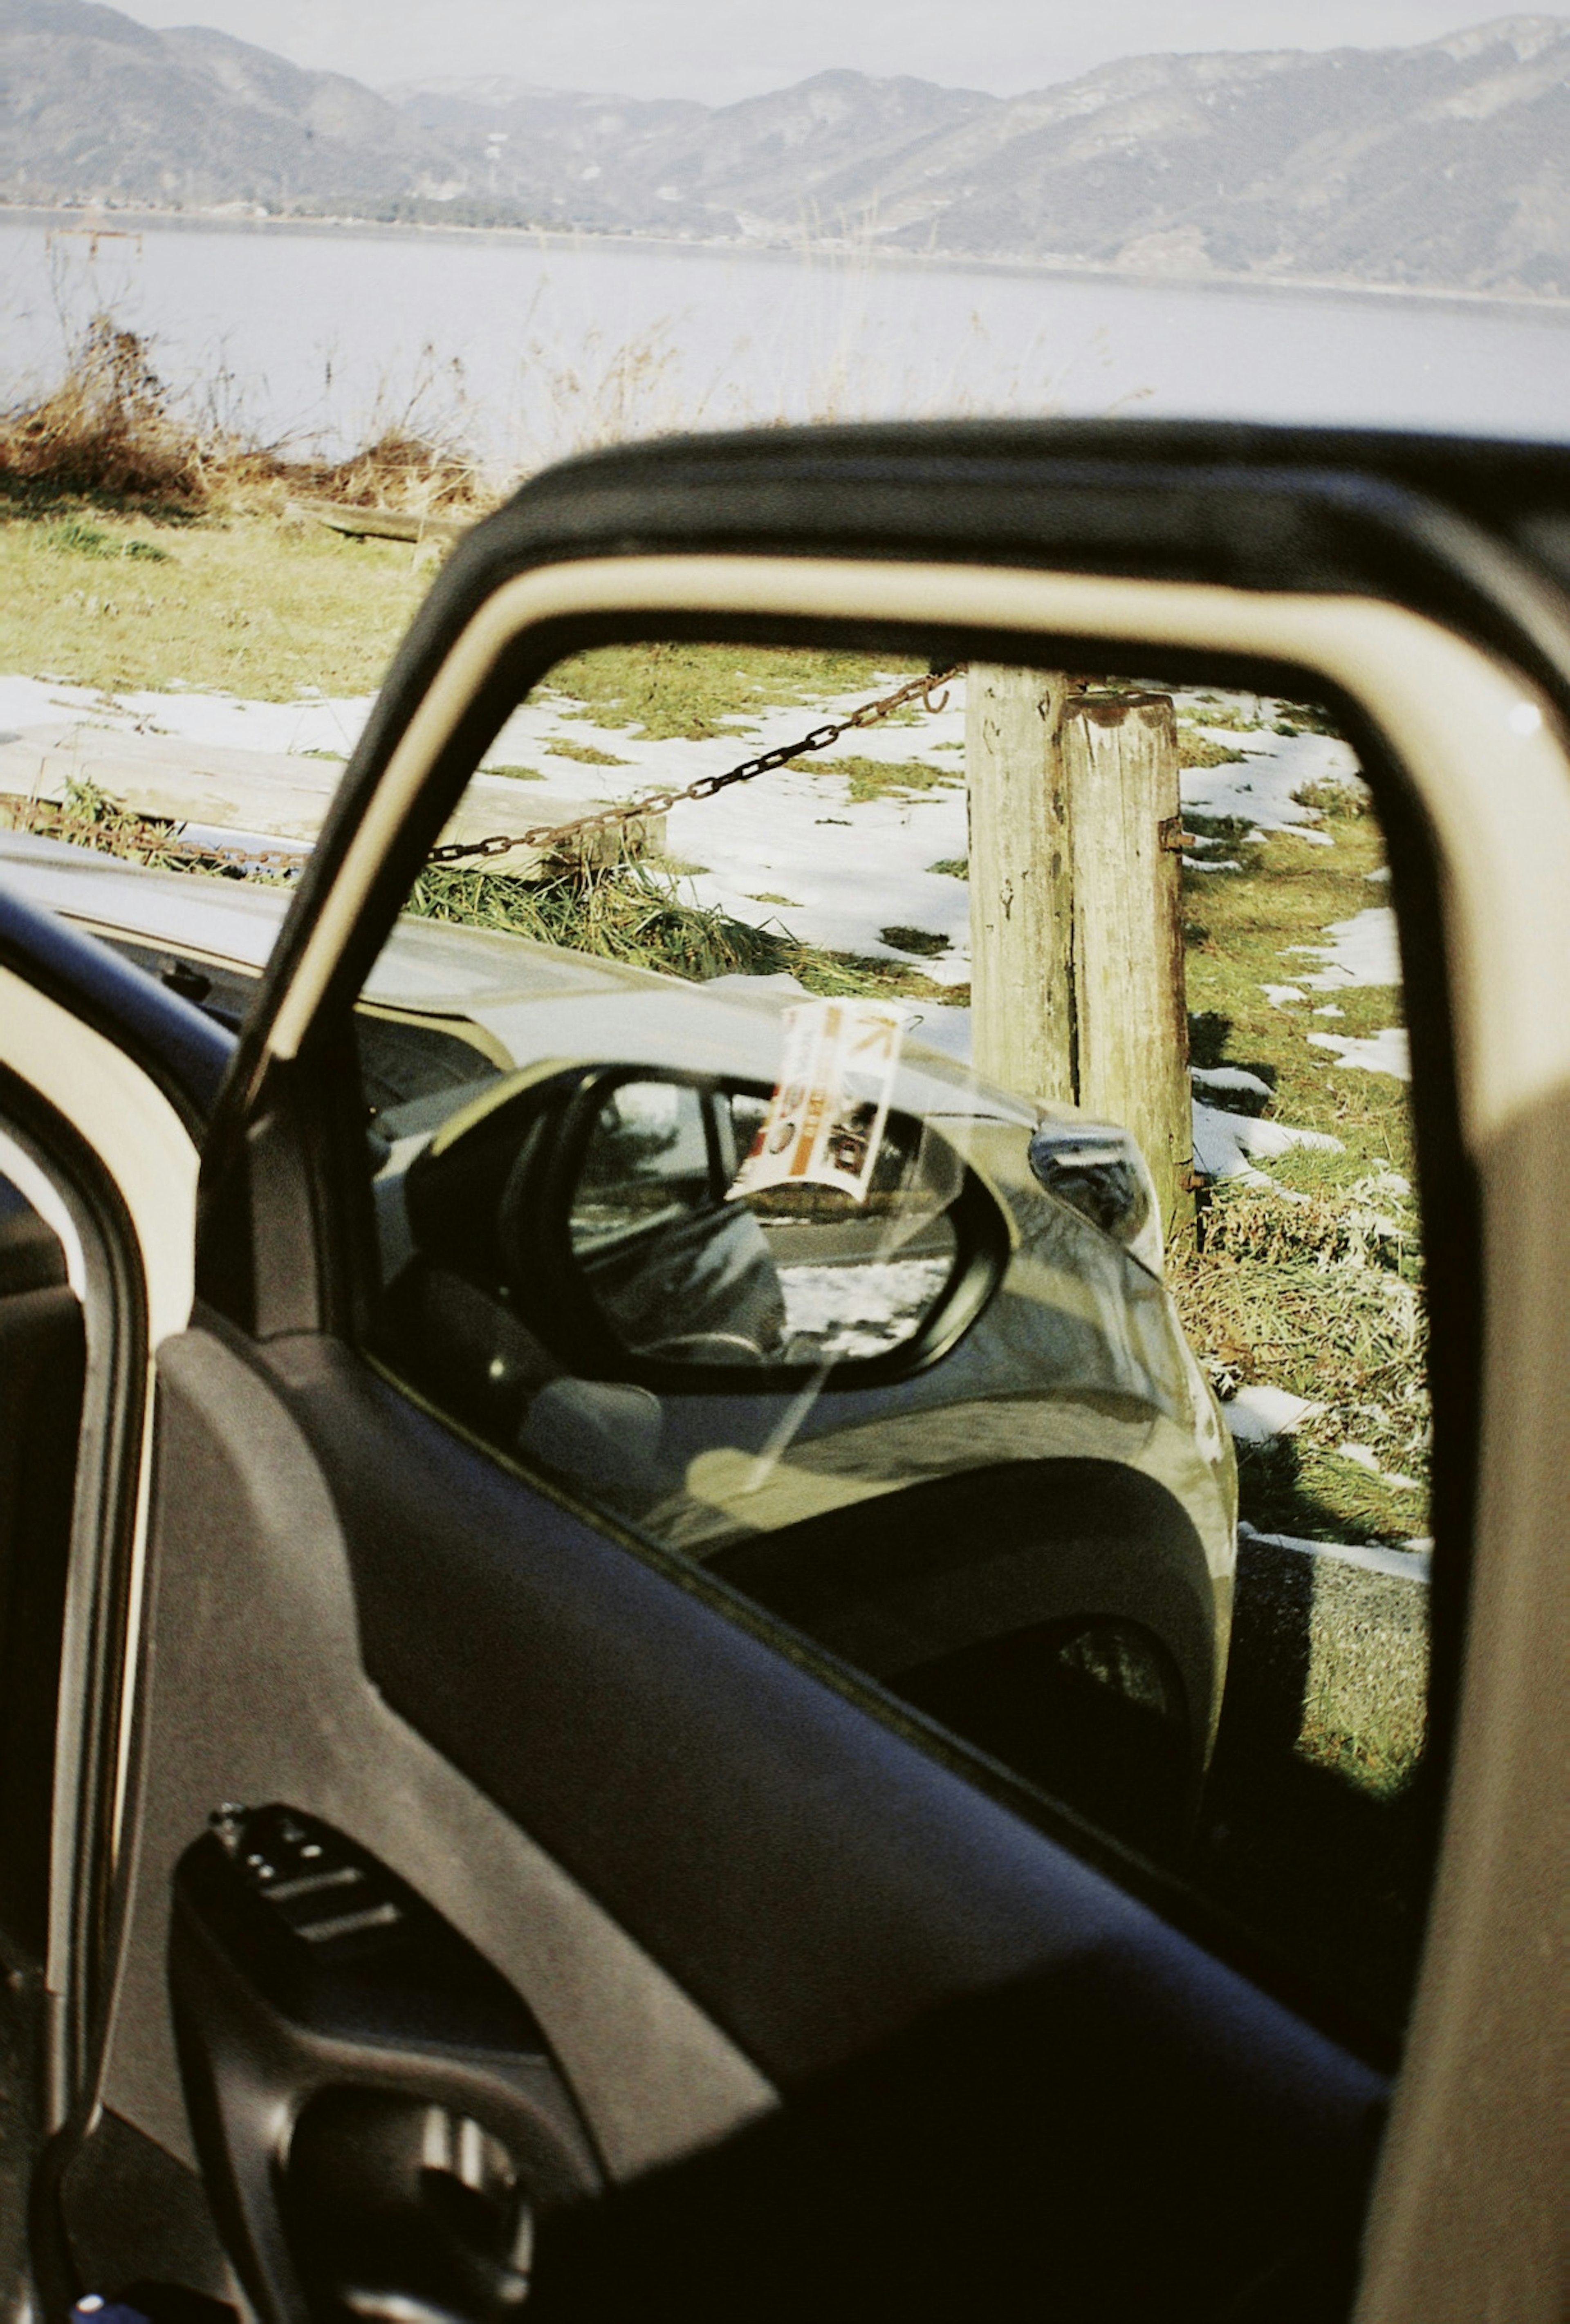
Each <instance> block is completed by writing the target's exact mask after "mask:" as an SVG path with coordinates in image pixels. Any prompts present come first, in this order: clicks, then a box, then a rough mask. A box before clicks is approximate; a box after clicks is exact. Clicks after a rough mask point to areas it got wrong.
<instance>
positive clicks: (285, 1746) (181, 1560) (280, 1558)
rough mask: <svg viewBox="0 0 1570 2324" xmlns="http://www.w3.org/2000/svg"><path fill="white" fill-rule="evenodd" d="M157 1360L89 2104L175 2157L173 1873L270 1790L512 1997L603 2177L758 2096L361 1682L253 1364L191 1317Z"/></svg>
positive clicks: (697, 2132)
mask: <svg viewBox="0 0 1570 2324" xmlns="http://www.w3.org/2000/svg"><path fill="white" fill-rule="evenodd" d="M159 1373H160V1416H161V1442H160V1463H159V1474H158V1481H157V1494H158V1500H157V1513H156V1518H155V1526H154V1539H153V1547H152V1574H151V1577H150V1607H149V1628H150V1635H151V1638H152V1650H151V1653H150V1656H149V1665H148V1670H147V1674H146V1680H145V1694H144V1712H143V1717H144V1722H145V1723H144V1728H143V1738H144V1739H143V1768H144V1775H143V1790H142V1797H141V1802H140V1810H139V1816H138V1827H139V1844H138V1851H137V1858H136V1863H135V1867H134V1881H133V1887H132V1894H131V1896H130V1899H129V1904H128V1914H127V1931H126V1939H125V1948H124V1953H123V1961H124V1967H123V1972H122V1983H121V1987H120V1991H119V1995H118V1997H117V2006H116V2010H115V2023H114V2028H113V2032H112V2035H111V2039H110V2043H109V2046H108V2051H107V2054H106V2061H105V2068H104V2073H103V2078H102V2084H101V2089H102V2096H103V2099H104V2102H105V2103H106V2105H107V2106H109V2107H112V2108H114V2109H115V2111H116V2112H117V2113H119V2114H120V2115H122V2116H124V2117H125V2119H126V2120H127V2121H130V2122H132V2123H133V2124H134V2125H135V2126H137V2127H138V2128H139V2129H141V2130H142V2131H143V2132H144V2133H145V2134H146V2135H148V2136H150V2137H152V2138H154V2139H156V2140H157V2141H158V2142H159V2143H160V2144H162V2145H163V2146H164V2147H165V2148H167V2149H168V2151H169V2152H170V2153H172V2154H174V2155H176V2156H177V2157H179V2158H180V2159H182V2160H184V2161H186V2162H188V2163H189V2162H190V2161H192V2160H194V2150H193V2148H192V2145H191V2143H190V2135H189V2125H188V2121H187V2116H186V2111H185V2105H184V2100H183V2097H182V2093H181V2089H180V2077H179V2071H178V2068H177V2064H176V2061H175V2057H174V2052H173V2047H172V2041H171V2028H170V2022H169V2011H168V2007H167V2003H166V1998H165V1990H166V1988H165V1978H166V1960H167V1951H168V1932H169V1919H170V1908H171V1895H172V1883H173V1877H174V1871H175V1867H176V1865H177V1863H178V1861H179V1859H180V1856H181V1854H182V1853H183V1851H184V1850H185V1849H186V1848H188V1847H189V1845H190V1843H191V1842H192V1841H193V1840H196V1839H198V1838H199V1836H200V1834H201V1833H202V1831H204V1830H205V1828H206V1825H207V1820H208V1815H209V1813H210V1812H212V1810H213V1809H214V1808H216V1807H217V1806H218V1805H219V1804H220V1803H223V1802H225V1801H237V1802H246V1803H250V1804H253V1805H260V1804H261V1803H263V1802H265V1801H272V1800H281V1801H285V1802H288V1803H291V1804H292V1805H294V1806H296V1807H298V1808H300V1809H302V1810H304V1811H306V1812H309V1813H310V1814H313V1815H319V1816H320V1817H322V1818H324V1819H325V1820H326V1821H328V1822H330V1823H332V1824H335V1825H337V1826H338V1827H339V1828H341V1829H343V1830H344V1831H347V1832H349V1833H350V1834H351V1835H352V1836H353V1837H354V1838H355V1839H356V1840H357V1841H358V1842H359V1843H360V1844H361V1845H363V1846H364V1847H365V1848H366V1849H370V1850H371V1851H372V1852H373V1853H374V1855H376V1856H378V1857H379V1858H382V1860H383V1861H384V1862H385V1863H386V1864H388V1865H389V1866H390V1867H392V1870H393V1871H394V1872H395V1873H397V1874H399V1875H400V1876H401V1877H403V1878H404V1879H406V1880H408V1881H409V1883H410V1885H411V1886H412V1887H414V1888H416V1889H417V1890H419V1891H420V1893H421V1894H422V1895H425V1896H427V1897H428V1899H429V1902H430V1903H431V1904H433V1905H434V1906H435V1907H436V1908H437V1909H439V1911H440V1912H441V1913H443V1914H445V1916H446V1917H447V1918H448V1920H449V1921H451V1922H452V1923H453V1924H454V1926H455V1927H457V1929H458V1930H459V1931H460V1932H462V1933H463V1934H464V1935H465V1936H466V1938H467V1939H468V1940H469V1941H471V1942H472V1943H473V1944H475V1945H476V1947H477V1948H478V1950H480V1951H481V1952H482V1953H483V1954H484V1955H485V1957H486V1959H487V1960H490V1961H491V1962H492V1963H493V1964H494V1966H495V1967H496V1969H498V1970H499V1971H500V1972H501V1973H502V1975H503V1977H505V1978H507V1979H508V1981H509V1982H510V1983H511V1984H512V1985H513V1986H514V1987H516V1988H517V1989H518V1990H519V1991H520V1993H521V1994H522V1995H523V1997H524V1998H525V1999H526V2000H527V2002H528V2005H529V2006H530V2007H531V2009H532V2011H533V2012H534V2014H535V2015H537V2016H538V2018H539V2019H540V2023H541V2024H542V2025H543V2027H544V2029H545V2032H546V2034H547V2037H548V2039H549V2040H550V2044H551V2047H552V2049H553V2051H554V2052H555V2053H556V2055H557V2056H558V2057H559V2059H560V2060H561V2061H562V2064H563V2067H564V2070H565V2071H566V2073H567V2076H568V2080H569V2082H570V2084H571V2087H572V2089H573V2090H574V2092H575V2095H576V2097H577V2101H578V2103H579V2105H580V2106H581V2107H582V2108H583V2111H584V2113H585V2115H586V2118H587V2120H588V2122H589V2125H590V2127H591V2130H592V2133H593V2135H594V2137H595V2140H596V2144H597V2145H598V2147H599V2149H600V2151H601V2153H603V2155H604V2156H605V2162H606V2166H607V2168H608V2169H610V2170H611V2171H612V2172H613V2173H614V2174H615V2175H618V2176H620V2175H624V2174H626V2173H629V2172H635V2171H638V2170H640V2169H645V2168H648V2167H649V2166H650V2165H651V2164H652V2163H655V2162H657V2161H661V2160H664V2159H667V2158H669V2157H670V2155H671V2154H673V2153H681V2152H684V2151H685V2150H686V2149H687V2148H688V2147H690V2146H693V2145H696V2144H702V2143H703V2142H705V2141H706V2140H708V2139H712V2138H713V2137H715V2136H716V2135H719V2134H720V2133H722V2132H724V2131H725V2130H727V2129H729V2128H731V2127H732V2126H734V2125H735V2124H736V2123H737V2122H739V2121H741V2120H743V2119H745V2118H747V2116H750V2115H751V2114H752V2113H753V2112H755V2111H757V2110H758V2109H759V2108H760V2107H762V2106H765V2105H766V2104H767V2103H768V2102H769V2099H770V2095H771V2093H770V2088H769V2085H768V2084H767V2082H766V2081H765V2080H763V2078H762V2076H761V2075H760V2074H759V2073H758V2071H757V2070H756V2069H755V2068H753V2066H752V2065H751V2064H750V2063H749V2062H748V2061H746V2060H745V2059H744V2058H743V2056H742V2055H741V2053H740V2052H738V2051H737V2050H736V2048H735V2047H734V2044H733V2043H730V2042H728V2041H726V2040H725V2038H724V2037H723V2036H722V2035H720V2034H719V2033H717V2032H716V2029H715V2028H714V2027H713V2026H712V2025H711V2024H709V2023H708V2022H707V2021H706V2020H705V2019H704V2018H703V2016H702V2015H700V2014H699V2012H698V2011H697V2010H696V2009H695V2008H694V2007H693V2006H692V2005H691V2003H690V2002H689V2001H688V1999H687V1997H686V1996H685V1995H684V1994H683V1993H682V1991H681V1990H680V1989H679V1987H677V1986H676V1985H674V1984H673V1983H672V1981H671V1980H670V1978H669V1977H668V1976H666V1975H664V1974H662V1972H661V1971H660V1969H657V1968H656V1966H655V1964H654V1963H653V1962H652V1961H651V1960H650V1959H649V1957H648V1955H647V1954H646V1953H645V1952H643V1951H642V1949H641V1948H640V1947H638V1946H637V1945H636V1944H635V1943H633V1941H630V1940H629V1939H628V1937H627V1936H626V1935H625V1934H624V1933H623V1931H622V1930H621V1929H620V1928H618V1927H617V1925H616V1924H615V1923H614V1921H613V1920H612V1919H611V1918H610V1917H609V1915H608V1914H606V1913H605V1911H604V1910H603V1909H602V1908H601V1907H600V1906H599V1905H598V1904H596V1902H595V1900H594V1899H593V1898H592V1897H591V1896H590V1895H587V1894H586V1892H585V1891H584V1889H582V1888H581V1887H580V1886H578V1885H577V1883H575V1882H574V1881H573V1880H572V1879H571V1878H570V1877H568V1876H567V1875H566V1874H565V1873H563V1872H562V1871H561V1869H560V1868H559V1867H558V1866H557V1865H556V1864H555V1863H553V1862H552V1861H551V1859H550V1857H549V1856H547V1855H546V1854H545V1852H544V1851H543V1849H541V1848H540V1846H538V1845H537V1844H536V1843H535V1842H534V1841H533V1840H531V1838H530V1836H529V1835H528V1834H527V1832H526V1831H522V1830H520V1828H519V1827H518V1825H517V1824H516V1823H515V1822H514V1821H513V1820H512V1819H510V1818H509V1817H508V1816H507V1815H505V1814H504V1813H503V1812H502V1811H501V1810H500V1809H499V1808H498V1807H497V1806H496V1805H494V1803H493V1802H492V1801H491V1800H490V1799H488V1798H487V1797H485V1794H483V1793H482V1792H481V1791H479V1790H478V1789H477V1788H476V1786H475V1784H473V1783H472V1782H471V1781H469V1780H468V1779H467V1778H466V1776H465V1775H463V1774H462V1773H460V1772H459V1770H458V1769H457V1767H456V1766H454V1765H453V1764H452V1763H451V1762H450V1761H449V1760H448V1759H447V1758H445V1757H443V1756H442V1755H441V1754H440V1753H439V1751H438V1750H436V1749H434V1748H432V1747H431V1745H430V1744H429V1742H428V1741H427V1740H426V1739H425V1738H424V1737H422V1736H421V1735H420V1734H419V1733H418V1732H417V1731H416V1730H415V1729H414V1728H412V1727H411V1725H410V1724H409V1722H408V1721H407V1720H406V1719H405V1718H403V1717H402V1716H400V1715H399V1714H398V1712H397V1711H395V1710H393V1709H392V1707H391V1706H390V1705H389V1703H388V1701H387V1700H386V1699H385V1697H384V1695H383V1693H382V1692H381V1691H380V1690H379V1689H378V1688H377V1687H376V1686H375V1684H374V1683H373V1682H372V1680H371V1679H370V1678H369V1677H368V1676H367V1674H366V1673H365V1667H364V1665H363V1662H362V1659H361V1648H360V1634H359V1618H358V1614H357V1610H356V1603H355V1596H354V1588H353V1581H352V1575H351V1572H350V1567H349V1563H348V1555H347V1550H346V1543H345V1537H344V1529H343V1527H342V1526H341V1523H340V1519H339V1517H338V1513H337V1509H336V1508H335V1505H334V1501H333V1499H332V1497H331V1494H330V1492H329V1490H328V1485H327V1482H326V1480H325V1479H324V1477H323V1475H322V1472H321V1470H320V1468H319V1465H318V1463H317V1462H316V1460H315V1458H314V1457H313V1454H312V1452H311V1450H310V1447H309V1441H308V1440H307V1439H306V1438H305V1436H304V1434H302V1432H301V1430H300V1426H299V1425H298V1423H297V1422H296V1421H295V1420H294V1419H293V1418H292V1417H291V1414H290V1413H289V1411H288V1410H287V1409H286V1407H285V1406H284V1404H283V1402H282V1399H281V1397H280V1396H279V1394H278V1392H277V1390H276V1388H274V1387H272V1386H271V1385H270V1384H269V1383H268V1381H267V1380H266V1379H265V1378H264V1377H263V1374H262V1373H261V1372H260V1371H259V1370H258V1369H257V1368H256V1365H255V1363H254V1361H252V1362H247V1361H245V1360H242V1358H241V1356H240V1355H238V1354H236V1353H235V1351H234V1349H233V1348H232V1347H230V1346H228V1345H226V1344H225V1342H223V1341H222V1340H220V1339H219V1338H217V1337H216V1336H214V1335H212V1334H210V1333H203V1332H196V1331H193V1332H191V1333H188V1334H186V1335H184V1336H182V1337H181V1338H180V1339H177V1340H175V1341H171V1342H165V1344H164V1347H163V1348H162V1351H161V1352H160V1359H159ZM496 1715H497V1717H498V1719H500V1718H501V1717H502V1715H503V1714H502V1711H501V1710H500V1707H499V1706H498V1707H497V1710H496Z"/></svg>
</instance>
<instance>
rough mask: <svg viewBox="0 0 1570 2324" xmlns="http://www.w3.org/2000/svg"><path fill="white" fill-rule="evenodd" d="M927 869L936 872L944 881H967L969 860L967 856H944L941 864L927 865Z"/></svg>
mask: <svg viewBox="0 0 1570 2324" xmlns="http://www.w3.org/2000/svg"><path fill="white" fill-rule="evenodd" d="M927 869H928V871H936V872H937V874H938V875H939V877H940V878H942V879H945V880H968V879H969V878H970V858H969V856H968V855H946V856H945V857H944V859H943V861H942V862H941V863H929V864H928V866H927Z"/></svg>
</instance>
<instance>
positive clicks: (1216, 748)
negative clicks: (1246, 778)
mask: <svg viewBox="0 0 1570 2324" xmlns="http://www.w3.org/2000/svg"><path fill="white" fill-rule="evenodd" d="M1209 723H1210V722H1209V720H1208V719H1207V720H1206V721H1205V724H1207V725H1208V724H1209ZM1249 755H1250V754H1249V752H1247V751H1234V750H1233V747H1232V744H1231V743H1230V742H1216V741H1215V740H1214V736H1212V735H1209V734H1201V733H1199V732H1198V730H1197V729H1196V727H1193V726H1191V725H1189V724H1187V722H1186V721H1184V720H1182V719H1179V721H1178V760H1179V761H1180V762H1181V763H1182V765H1184V766H1185V767H1239V766H1242V762H1243V761H1244V760H1245V759H1246V758H1248V756H1249Z"/></svg>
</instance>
